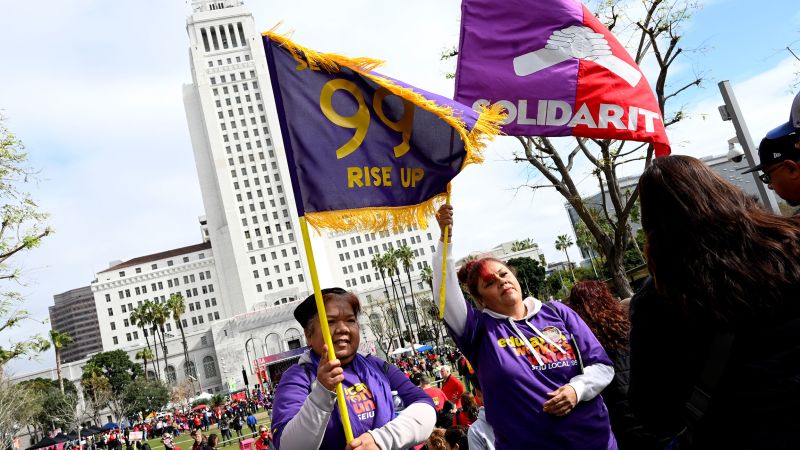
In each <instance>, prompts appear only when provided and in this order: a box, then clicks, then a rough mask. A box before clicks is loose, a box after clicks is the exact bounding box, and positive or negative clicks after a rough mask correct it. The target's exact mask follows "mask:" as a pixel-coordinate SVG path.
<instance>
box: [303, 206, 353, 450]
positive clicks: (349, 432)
mask: <svg viewBox="0 0 800 450" xmlns="http://www.w3.org/2000/svg"><path fill="white" fill-rule="evenodd" d="M299 219H300V232H301V233H302V234H303V246H304V247H305V250H306V255H307V258H308V271H309V273H310V274H311V284H312V286H314V300H316V303H317V314H318V315H319V323H320V325H321V326H322V338H323V339H324V340H325V345H327V346H328V360H329V361H333V360H334V359H336V352H335V351H334V349H333V339H331V330H330V327H329V326H328V315H327V314H326V313H325V303H324V302H323V300H322V292H321V291H320V287H319V278H318V277H317V265H316V263H315V262H314V252H313V250H312V249H311V239H310V238H309V236H308V224H307V223H306V218H305V216H300V218H299ZM336 400H337V403H338V404H339V416H340V417H341V419H342V427H343V428H344V436H345V441H346V442H347V443H348V444H349V443H350V442H351V441H352V440H353V428H352V427H351V426H350V413H349V412H348V409H347V403H346V402H345V400H344V389H343V388H342V383H336Z"/></svg>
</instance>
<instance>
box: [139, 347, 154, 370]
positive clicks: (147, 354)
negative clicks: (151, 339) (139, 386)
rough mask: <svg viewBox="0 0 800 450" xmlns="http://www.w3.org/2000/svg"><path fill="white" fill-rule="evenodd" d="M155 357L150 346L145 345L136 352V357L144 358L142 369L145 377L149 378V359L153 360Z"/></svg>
mask: <svg viewBox="0 0 800 450" xmlns="http://www.w3.org/2000/svg"><path fill="white" fill-rule="evenodd" d="M153 357H154V355H153V352H152V351H151V350H150V348H149V347H145V348H143V349H141V350H139V351H138V352H136V359H141V360H142V371H143V372H144V373H145V378H147V375H146V374H147V361H152V360H153Z"/></svg>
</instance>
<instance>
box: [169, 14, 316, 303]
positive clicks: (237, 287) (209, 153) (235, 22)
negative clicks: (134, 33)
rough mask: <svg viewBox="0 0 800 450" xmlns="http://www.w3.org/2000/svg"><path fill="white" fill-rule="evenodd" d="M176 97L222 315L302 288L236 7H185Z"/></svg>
mask: <svg viewBox="0 0 800 450" xmlns="http://www.w3.org/2000/svg"><path fill="white" fill-rule="evenodd" d="M192 8H193V13H192V14H191V15H190V16H189V18H188V19H187V21H186V31H187V33H188V35H189V44H190V45H189V56H190V63H191V68H192V83H191V84H187V85H184V88H183V97H184V106H185V109H186V117H187V120H188V124H189V132H190V135H191V138H192V147H193V148H194V155H195V163H196V165H197V173H198V176H199V179H200V189H201V191H202V194H203V203H204V205H205V210H206V218H207V228H208V235H209V238H210V240H211V242H212V243H213V245H214V255H215V258H216V262H217V268H218V271H219V275H220V280H219V282H220V288H221V290H222V295H221V297H222V298H223V299H224V300H225V302H226V305H227V306H226V308H228V309H229V310H230V314H229V316H232V315H235V314H240V313H243V312H246V311H252V310H253V309H255V308H258V307H263V306H268V305H272V304H274V302H276V301H277V302H286V301H293V300H296V299H297V298H299V297H301V296H302V295H304V294H306V293H307V292H308V291H310V283H309V280H308V275H307V273H306V269H305V264H304V261H305V255H304V248H303V246H302V245H301V244H300V243H299V242H298V241H299V240H301V236H300V233H299V231H298V230H297V224H298V220H297V213H296V210H295V208H294V196H293V193H292V189H291V184H290V182H289V173H288V169H287V165H286V158H285V154H284V151H283V147H282V143H281V141H280V132H279V127H278V126H277V124H276V123H274V122H273V120H274V119H273V118H272V117H271V115H272V111H274V104H273V103H274V100H273V97H272V94H271V89H270V81H269V74H268V71H267V65H266V60H265V58H264V51H263V45H262V43H261V34H260V33H259V32H258V30H256V28H255V26H254V23H253V16H252V14H251V13H250V12H249V11H248V10H247V9H246V8H245V7H244V6H242V1H241V0H218V1H207V0H193V2H192Z"/></svg>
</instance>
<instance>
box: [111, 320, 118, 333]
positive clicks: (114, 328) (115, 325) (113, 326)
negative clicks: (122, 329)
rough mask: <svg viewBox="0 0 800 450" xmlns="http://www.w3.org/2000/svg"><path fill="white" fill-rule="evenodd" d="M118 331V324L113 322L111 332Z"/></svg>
mask: <svg viewBox="0 0 800 450" xmlns="http://www.w3.org/2000/svg"><path fill="white" fill-rule="evenodd" d="M116 329H117V324H115V323H114V322H111V331H114V330H116Z"/></svg>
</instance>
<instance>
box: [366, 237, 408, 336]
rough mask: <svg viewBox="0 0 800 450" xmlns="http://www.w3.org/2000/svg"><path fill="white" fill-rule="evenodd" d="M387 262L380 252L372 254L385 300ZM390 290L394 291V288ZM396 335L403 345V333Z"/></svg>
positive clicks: (387, 291) (388, 299) (398, 324)
mask: <svg viewBox="0 0 800 450" xmlns="http://www.w3.org/2000/svg"><path fill="white" fill-rule="evenodd" d="M388 263H389V261H388V259H387V258H385V257H384V255H381V254H380V253H375V254H374V255H372V265H373V266H375V268H376V269H377V270H378V273H380V275H381V281H382V282H383V293H384V295H385V296H386V301H390V297H389V288H388V286H387V285H386V272H387V264H388ZM392 287H394V282H392ZM392 290H393V291H394V289H392ZM394 293H395V295H396V294H397V292H394ZM395 299H396V297H395ZM395 319H397V317H395ZM397 328H398V330H399V329H400V321H399V319H398V320H397ZM398 335H399V336H398V337H399V338H400V346H401V347H402V346H405V343H404V342H403V334H402V333H400V332H398Z"/></svg>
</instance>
